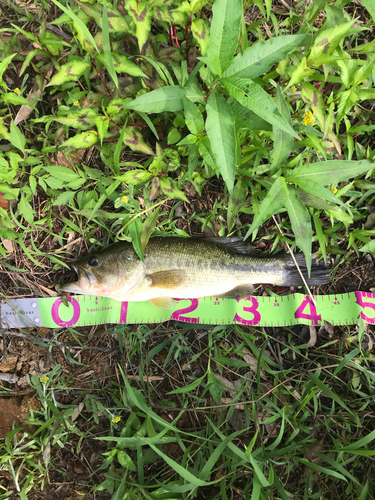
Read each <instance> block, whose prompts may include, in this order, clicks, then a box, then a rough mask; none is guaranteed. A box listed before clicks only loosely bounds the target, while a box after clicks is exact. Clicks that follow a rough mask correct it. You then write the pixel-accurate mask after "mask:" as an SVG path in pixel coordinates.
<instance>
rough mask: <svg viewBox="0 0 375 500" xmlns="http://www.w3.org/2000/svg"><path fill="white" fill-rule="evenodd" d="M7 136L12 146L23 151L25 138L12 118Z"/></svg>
mask: <svg viewBox="0 0 375 500" xmlns="http://www.w3.org/2000/svg"><path fill="white" fill-rule="evenodd" d="M9 136H10V142H11V144H13V146H14V147H16V148H17V149H20V150H21V151H22V152H24V151H25V146H26V138H25V136H24V135H23V133H22V132H21V130H20V129H19V128H18V127H17V125H16V124H15V123H14V121H13V120H12V121H11V122H10V134H9Z"/></svg>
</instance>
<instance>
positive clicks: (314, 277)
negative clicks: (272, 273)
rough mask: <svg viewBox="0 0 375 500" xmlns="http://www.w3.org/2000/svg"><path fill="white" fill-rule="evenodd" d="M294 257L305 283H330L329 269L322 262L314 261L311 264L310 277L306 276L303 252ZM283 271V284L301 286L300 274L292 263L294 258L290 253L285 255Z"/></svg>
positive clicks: (310, 284)
mask: <svg viewBox="0 0 375 500" xmlns="http://www.w3.org/2000/svg"><path fill="white" fill-rule="evenodd" d="M294 257H295V259H296V261H297V264H298V267H299V268H300V270H301V272H302V274H303V277H304V278H305V280H306V283H307V284H308V285H309V286H313V285H324V284H326V283H331V273H330V270H329V269H328V268H327V267H326V266H325V265H324V264H317V263H316V262H315V261H313V262H312V264H311V273H310V278H309V277H308V273H307V267H306V261H305V257H304V256H303V254H301V253H299V254H296V255H295V256H294ZM284 269H285V272H284V279H283V285H285V286H303V285H304V283H303V281H302V278H301V275H300V273H299V272H298V269H297V267H296V265H295V263H294V260H293V259H292V257H291V256H290V255H287V256H286V257H285V268H284Z"/></svg>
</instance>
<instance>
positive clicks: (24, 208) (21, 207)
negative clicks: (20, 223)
mask: <svg viewBox="0 0 375 500" xmlns="http://www.w3.org/2000/svg"><path fill="white" fill-rule="evenodd" d="M17 208H18V212H19V213H20V214H21V215H22V217H23V218H24V219H25V221H27V222H28V223H29V224H32V223H33V222H34V214H35V211H34V210H33V208H32V206H31V205H30V203H29V202H28V201H27V200H26V196H23V195H22V196H21V199H20V201H19V203H18V205H17Z"/></svg>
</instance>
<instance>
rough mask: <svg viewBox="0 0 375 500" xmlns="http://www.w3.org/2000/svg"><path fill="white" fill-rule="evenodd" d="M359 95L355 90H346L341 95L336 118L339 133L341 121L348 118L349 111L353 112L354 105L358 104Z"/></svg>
mask: <svg viewBox="0 0 375 500" xmlns="http://www.w3.org/2000/svg"><path fill="white" fill-rule="evenodd" d="M357 100H358V95H357V94H356V92H354V90H352V89H350V90H346V91H345V92H343V93H342V94H341V95H340V100H339V104H338V107H337V117H336V130H337V132H338V131H339V127H340V123H341V120H342V119H343V118H344V116H346V114H347V113H348V111H350V110H351V108H352V107H353V105H354V104H355V103H356V102H357Z"/></svg>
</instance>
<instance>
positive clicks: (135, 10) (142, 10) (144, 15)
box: [125, 0, 152, 54]
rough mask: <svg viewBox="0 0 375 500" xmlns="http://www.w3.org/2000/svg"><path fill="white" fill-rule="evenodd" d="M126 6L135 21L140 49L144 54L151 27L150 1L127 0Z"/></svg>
mask: <svg viewBox="0 0 375 500" xmlns="http://www.w3.org/2000/svg"><path fill="white" fill-rule="evenodd" d="M125 7H126V9H127V11H128V13H129V15H130V17H131V18H132V19H133V21H134V24H135V27H136V35H137V40H138V47H139V51H140V52H141V54H143V53H144V44H145V43H146V42H147V38H148V34H149V33H150V29H151V12H152V10H151V7H150V6H149V4H148V2H138V1H137V0H126V2H125Z"/></svg>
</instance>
